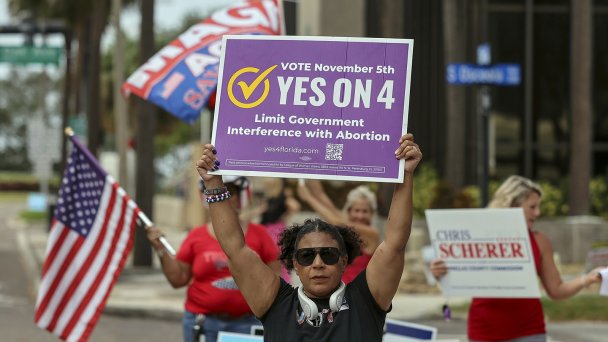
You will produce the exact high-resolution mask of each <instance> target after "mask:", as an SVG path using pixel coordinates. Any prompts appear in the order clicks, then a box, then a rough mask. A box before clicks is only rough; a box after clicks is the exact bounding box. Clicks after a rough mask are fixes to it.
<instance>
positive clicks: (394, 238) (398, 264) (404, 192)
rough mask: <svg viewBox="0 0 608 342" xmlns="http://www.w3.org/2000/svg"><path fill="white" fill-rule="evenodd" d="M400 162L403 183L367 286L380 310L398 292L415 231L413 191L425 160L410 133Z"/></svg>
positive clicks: (399, 152)
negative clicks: (413, 229)
mask: <svg viewBox="0 0 608 342" xmlns="http://www.w3.org/2000/svg"><path fill="white" fill-rule="evenodd" d="M395 157H396V158H397V159H405V170H404V172H405V177H404V181H403V183H400V184H396V185H395V190H394V192H393V199H392V201H391V207H390V210H389V213H388V219H387V221H386V229H385V231H384V241H382V243H380V246H378V248H377V249H376V252H375V253H374V255H373V256H372V259H371V260H370V262H369V265H367V283H368V284H369V289H370V291H371V293H372V295H373V296H374V299H376V302H377V303H378V305H380V307H381V308H383V309H385V310H387V309H388V308H389V307H390V304H391V301H392V300H393V297H394V296H395V293H397V288H398V287H399V281H400V280H401V274H402V273H403V266H404V258H405V245H406V244H407V241H408V239H409V237H410V231H411V228H412V192H413V184H412V183H413V181H414V178H413V175H414V170H415V169H416V167H417V166H418V163H419V162H420V160H421V159H422V152H421V151H420V149H419V148H418V145H416V144H415V143H414V136H413V135H412V134H407V135H404V136H402V137H401V139H400V140H399V146H398V148H397V150H396V151H395Z"/></svg>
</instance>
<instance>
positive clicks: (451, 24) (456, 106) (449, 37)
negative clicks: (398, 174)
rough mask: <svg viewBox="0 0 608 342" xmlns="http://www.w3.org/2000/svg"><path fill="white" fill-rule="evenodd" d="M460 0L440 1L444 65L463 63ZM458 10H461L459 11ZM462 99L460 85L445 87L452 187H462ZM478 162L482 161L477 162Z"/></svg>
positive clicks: (447, 163)
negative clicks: (441, 3)
mask: <svg viewBox="0 0 608 342" xmlns="http://www.w3.org/2000/svg"><path fill="white" fill-rule="evenodd" d="M461 4H462V2H461V0H443V8H442V12H443V23H444V28H443V44H444V55H445V61H446V66H447V64H448V63H464V62H466V60H465V58H466V56H465V50H464V49H465V46H466V45H465V36H466V32H465V30H464V22H463V19H462V18H465V13H464V12H465V11H464V10H463V6H462V5H461ZM459 9H460V11H459ZM465 100H466V93H465V88H464V87H463V86H457V85H447V86H446V127H447V130H446V135H447V136H446V153H445V157H446V159H445V167H446V169H445V174H444V177H445V179H446V180H447V181H448V182H449V183H450V185H452V186H453V187H455V188H461V187H462V186H463V185H464V176H465V159H464V156H465V153H463V151H464V148H465V141H466V139H465V123H466V120H465V105H466V103H465ZM478 162H481V161H478Z"/></svg>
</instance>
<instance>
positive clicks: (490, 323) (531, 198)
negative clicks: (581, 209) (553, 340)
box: [431, 176, 601, 342]
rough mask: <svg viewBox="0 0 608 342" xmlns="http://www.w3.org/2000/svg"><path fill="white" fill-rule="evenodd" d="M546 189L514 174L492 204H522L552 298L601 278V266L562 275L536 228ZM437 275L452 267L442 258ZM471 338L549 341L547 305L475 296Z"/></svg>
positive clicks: (539, 268)
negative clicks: (569, 277)
mask: <svg viewBox="0 0 608 342" xmlns="http://www.w3.org/2000/svg"><path fill="white" fill-rule="evenodd" d="M541 197H542V191H541V188H540V186H538V184H536V183H534V182H532V181H531V180H529V179H527V178H524V177H521V176H511V177H509V178H507V180H505V181H504V182H503V183H502V185H501V186H500V187H499V188H498V190H496V193H495V194H494V197H493V199H492V200H491V201H490V203H489V204H488V207H490V208H509V207H521V208H522V209H523V211H524V216H525V219H526V223H527V225H528V232H529V234H530V243H531V245H532V252H533V254H534V262H535V265H536V273H537V274H538V276H539V278H540V280H541V282H542V284H543V286H544V288H545V290H546V292H547V294H548V295H549V297H551V298H552V299H565V298H568V297H572V296H574V295H575V294H577V293H578V292H579V291H581V290H582V289H583V288H585V287H587V286H588V285H589V284H592V283H598V282H601V277H600V275H599V270H600V269H601V267H600V268H596V269H594V270H592V271H591V272H589V273H587V274H585V275H583V276H581V277H580V278H577V279H573V280H570V281H564V280H562V278H561V275H560V273H559V271H558V270H557V267H556V266H555V263H554V262H553V246H552V245H551V241H549V238H548V237H547V235H545V234H544V233H542V232H539V231H535V230H533V229H532V227H533V225H534V222H535V221H536V219H537V218H538V217H539V216H540V201H541ZM431 272H432V273H433V276H435V278H441V277H442V276H444V275H445V274H446V273H447V272H448V269H447V267H446V264H445V263H444V262H443V261H442V260H435V261H433V262H432V263H431ZM468 336H469V340H470V341H517V342H537V341H547V335H546V331H545V320H544V314H543V308H542V305H541V302H540V300H539V299H538V298H473V302H472V303H471V307H470V309H469V317H468Z"/></svg>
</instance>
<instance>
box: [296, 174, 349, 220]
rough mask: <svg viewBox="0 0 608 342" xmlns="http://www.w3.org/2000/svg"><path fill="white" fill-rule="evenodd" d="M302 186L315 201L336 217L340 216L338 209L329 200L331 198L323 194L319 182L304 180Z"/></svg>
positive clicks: (325, 193) (323, 190)
mask: <svg viewBox="0 0 608 342" xmlns="http://www.w3.org/2000/svg"><path fill="white" fill-rule="evenodd" d="M304 184H305V185H306V187H307V188H308V189H309V190H310V192H311V194H312V195H313V196H314V197H315V200H317V201H319V202H320V203H321V204H322V205H323V206H325V207H327V208H328V210H331V211H332V212H333V213H336V214H338V215H340V214H342V211H340V209H338V207H336V206H335V205H334V202H333V201H332V200H331V198H329V196H328V195H327V192H325V189H324V188H323V184H321V181H320V180H318V179H309V180H306V181H305V183H304Z"/></svg>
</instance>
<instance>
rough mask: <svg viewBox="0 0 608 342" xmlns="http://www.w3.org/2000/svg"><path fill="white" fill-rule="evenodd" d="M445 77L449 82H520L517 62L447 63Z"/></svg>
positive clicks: (507, 84)
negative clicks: (489, 63) (485, 63)
mask: <svg viewBox="0 0 608 342" xmlns="http://www.w3.org/2000/svg"><path fill="white" fill-rule="evenodd" d="M446 79H447V81H448V83H449V84H465V85H466V84H493V85H499V86H517V85H519V84H520V83H521V67H520V65H519V64H515V63H512V64H495V65H487V66H486V65H476V64H448V67H447V70H446Z"/></svg>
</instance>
